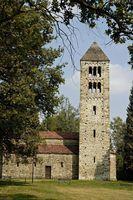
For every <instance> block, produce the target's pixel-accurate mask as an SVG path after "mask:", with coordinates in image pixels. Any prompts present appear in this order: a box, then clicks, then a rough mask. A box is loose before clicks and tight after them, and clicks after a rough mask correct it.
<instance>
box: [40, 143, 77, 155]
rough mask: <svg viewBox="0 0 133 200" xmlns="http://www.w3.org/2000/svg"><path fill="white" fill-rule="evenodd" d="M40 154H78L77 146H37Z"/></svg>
mask: <svg viewBox="0 0 133 200" xmlns="http://www.w3.org/2000/svg"><path fill="white" fill-rule="evenodd" d="M38 153H40V154H78V146H76V145H75V146H64V145H39V146H38Z"/></svg>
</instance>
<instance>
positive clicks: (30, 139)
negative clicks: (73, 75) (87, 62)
mask: <svg viewBox="0 0 133 200" xmlns="http://www.w3.org/2000/svg"><path fill="white" fill-rule="evenodd" d="M25 2H29V4H28V3H27V4H25ZM33 3H34V1H33ZM31 5H32V2H31V1H22V0H15V1H14V0H10V1H5V0H1V3H0V12H1V15H0V22H1V23H0V30H1V31H0V60H1V62H0V113H1V114H0V153H1V155H2V154H4V155H7V154H11V153H13V152H15V153H18V154H21V155H22V156H25V155H28V156H29V155H33V154H35V152H36V146H35V145H34V144H35V142H36V141H38V139H37V138H38V137H37V133H36V129H37V127H38V125H39V119H38V113H39V112H43V114H44V115H49V114H51V113H54V110H55V109H54V108H55V107H56V106H57V105H58V102H59V98H58V96H57V93H58V88H59V85H60V83H62V82H63V78H62V74H63V72H62V66H53V62H54V61H55V59H56V58H58V57H59V56H60V55H61V52H62V49H60V48H58V49H53V48H48V44H49V43H50V42H51V41H52V40H53V39H55V38H54V36H53V19H52V18H51V17H50V16H47V14H46V9H47V3H46V1H43V5H42V6H43V8H45V12H43V13H41V12H39V11H38V10H36V9H35V8H34V7H32V6H31ZM1 163H2V157H1V156H0V165H1Z"/></svg>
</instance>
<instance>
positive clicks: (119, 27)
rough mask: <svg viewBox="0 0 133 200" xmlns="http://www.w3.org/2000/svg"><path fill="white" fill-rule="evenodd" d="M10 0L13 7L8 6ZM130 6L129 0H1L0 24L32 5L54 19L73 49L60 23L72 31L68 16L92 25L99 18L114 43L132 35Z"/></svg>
mask: <svg viewBox="0 0 133 200" xmlns="http://www.w3.org/2000/svg"><path fill="white" fill-rule="evenodd" d="M9 2H10V5H12V6H13V8H14V9H8V5H9ZM46 3H48V7H46ZM16 5H17V6H16ZM25 5H28V8H27V9H26V10H23V8H24V6H25ZM5 7H6V9H4V8H5ZM75 7H77V8H78V13H75V9H74V8H75ZM132 7H133V6H132V0H96V1H95V0H52V1H47V0H37V1H35V0H10V1H4V0H2V3H1V5H0V13H1V14H2V16H1V19H0V24H1V23H4V22H7V21H9V20H12V19H13V18H14V17H15V16H16V15H19V14H22V13H27V12H28V13H29V12H32V11H33V9H34V10H35V11H36V12H40V13H41V14H42V15H43V16H44V17H46V16H47V17H50V18H52V19H53V20H54V24H55V27H56V31H57V33H58V35H60V37H61V38H62V39H63V35H64V36H65V37H66V39H67V40H68V41H69V43H70V51H72V49H73V48H72V43H71V40H70V39H69V36H68V34H67V33H66V32H65V31H64V30H63V29H62V28H61V26H60V24H62V23H63V24H65V25H66V26H67V27H68V29H69V30H70V33H71V34H73V30H74V27H73V26H72V25H71V20H72V19H73V18H74V17H76V18H78V20H79V21H81V22H83V23H87V24H88V25H89V27H90V28H94V27H95V26H96V24H97V22H98V21H99V19H101V18H102V19H103V20H104V22H105V23H106V25H107V26H105V27H106V28H105V33H106V34H107V35H109V36H110V38H111V40H113V41H114V42H115V43H123V42H125V41H126V40H132V39H133V35H132ZM9 10H10V11H9ZM63 41H64V40H63ZM64 45H65V43H64Z"/></svg>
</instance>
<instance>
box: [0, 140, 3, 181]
mask: <svg viewBox="0 0 133 200" xmlns="http://www.w3.org/2000/svg"><path fill="white" fill-rule="evenodd" d="M2 168H3V147H2V140H1V139H0V179H1V178H2Z"/></svg>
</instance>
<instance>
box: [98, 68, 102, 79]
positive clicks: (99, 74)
mask: <svg viewBox="0 0 133 200" xmlns="http://www.w3.org/2000/svg"><path fill="white" fill-rule="evenodd" d="M98 76H99V77H101V67H100V66H99V67H98Z"/></svg>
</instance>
